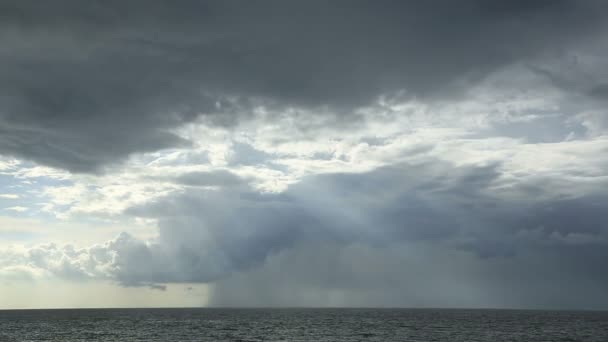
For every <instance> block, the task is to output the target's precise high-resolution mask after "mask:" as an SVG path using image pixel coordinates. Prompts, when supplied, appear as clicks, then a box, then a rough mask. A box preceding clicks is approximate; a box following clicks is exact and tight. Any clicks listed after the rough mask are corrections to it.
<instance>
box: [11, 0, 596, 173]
mask: <svg viewBox="0 0 608 342" xmlns="http://www.w3.org/2000/svg"><path fill="white" fill-rule="evenodd" d="M0 12H1V13H2V21H1V24H0V32H1V33H0V35H1V37H2V41H3V44H2V45H3V47H2V51H3V53H2V54H1V56H2V57H0V62H1V65H2V67H1V73H2V75H3V77H2V83H1V84H0V89H2V98H1V99H2V100H1V101H0V102H1V104H0V133H1V135H0V136H1V137H0V152H2V153H3V154H6V155H12V156H17V157H20V158H26V159H29V160H33V161H36V162H38V163H41V164H45V165H50V166H54V167H58V168H62V169H67V170H70V171H74V172H101V171H103V170H104V168H105V167H106V166H108V165H113V164H116V163H117V162H120V161H121V160H124V159H125V158H127V156H129V155H131V154H133V153H136V152H149V151H155V150H159V149H164V148H170V147H178V146H184V145H187V144H188V143H189V142H188V141H187V140H185V139H183V138H180V137H179V136H177V135H176V134H175V132H174V129H175V128H178V127H180V126H182V125H183V124H186V123H189V122H192V121H194V120H196V119H197V118H199V117H201V116H204V117H205V118H207V119H206V120H210V121H211V122H213V123H214V124H218V125H228V126H232V125H235V124H237V123H238V122H240V121H241V120H244V119H245V118H247V117H248V116H250V115H251V112H252V111H253V110H254V108H256V107H259V106H263V107H276V106H278V107H279V108H289V107H297V108H301V107H304V108H321V107H327V106H329V107H330V108H333V112H336V113H342V114H341V115H346V116H352V115H349V113H352V111H353V109H355V108H358V107H361V106H365V105H368V104H370V103H371V102H373V101H375V100H376V99H377V98H378V97H380V96H387V95H388V96H392V95H395V94H402V95H403V94H405V96H407V97H422V98H427V99H445V98H449V97H453V96H458V95H459V94H460V93H462V90H463V89H466V88H467V87H468V86H469V85H471V84H474V83H475V82H477V81H478V80H480V79H483V77H484V76H485V75H487V74H488V73H490V72H493V71H495V70H497V69H499V68H500V67H503V66H505V65H510V64H513V63H530V64H533V65H534V64H536V65H538V64H540V65H543V66H545V64H543V62H542V60H543V59H546V58H547V57H551V58H554V57H556V56H557V57H559V56H563V55H567V54H568V53H569V52H571V51H572V50H573V49H574V50H575V49H576V48H577V44H578V45H583V44H584V43H585V42H589V41H592V42H593V41H595V40H596V39H598V37H599V38H601V34H603V32H605V31H604V24H605V22H606V21H605V15H604V14H605V13H606V8H605V4H604V3H603V2H602V1H583V2H581V1H511V2H509V4H503V2H498V1H489V2H487V1H477V0H467V1H459V2H457V3H455V2H450V1H425V2H424V3H422V2H402V1H382V2H375V1H374V2H372V1H349V2H345V1H332V2H330V3H327V2H320V1H313V2H306V3H303V2H302V3H295V2H288V3H287V2H280V1H271V2H256V3H249V2H235V1H222V2H219V1H217V2H200V1H180V2H179V3H176V2H173V1H129V2H124V1H103V2H102V1H93V2H89V3H87V4H83V3H82V2H80V1H71V0H61V1H55V2H53V3H48V4H47V3H45V4H40V3H39V2H35V1H14V2H11V1H9V2H3V4H2V5H0ZM595 53H596V55H597V51H596V52H595ZM599 53H602V51H600V52H599ZM577 70H578V69H577ZM548 72H549V73H551V74H553V73H552V72H551V70H549V71H548ZM575 73H576V75H580V74H581V72H580V70H578V71H575ZM559 77H560V75H559V74H558V75H557V76H556V77H554V78H555V79H558V78H559ZM562 84H565V83H564V82H562ZM583 86H584V87H587V88H588V89H586V88H585V89H582V88H581V89H577V91H578V92H583V93H585V92H586V93H588V94H589V95H590V96H592V97H602V95H601V94H602V89H603V88H602V84H601V83H600V84H590V85H583ZM346 120H350V119H346Z"/></svg>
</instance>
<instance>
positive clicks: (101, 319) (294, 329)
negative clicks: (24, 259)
mask: <svg viewBox="0 0 608 342" xmlns="http://www.w3.org/2000/svg"><path fill="white" fill-rule="evenodd" d="M0 341H62V342H63V341H315V342H322V341H417V342H418V341H425V342H426V341H429V342H430V341H450V342H482V341H483V342H486V341H488V342H490V341H491V342H496V341H525V342H535V341H539V342H540V341H543V342H557V341H584V342H594V341H598V342H600V341H601V342H606V341H608V312H597V311H596V312H593V311H587V312H574V311H518V310H453V309H442V310H438V309H219V308H218V309H208V308H205V309H74V310H71V309H68V310H4V311H0Z"/></svg>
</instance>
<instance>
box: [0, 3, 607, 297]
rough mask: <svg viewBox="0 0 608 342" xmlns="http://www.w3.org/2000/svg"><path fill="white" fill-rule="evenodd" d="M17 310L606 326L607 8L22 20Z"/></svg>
mask: <svg viewBox="0 0 608 342" xmlns="http://www.w3.org/2000/svg"><path fill="white" fill-rule="evenodd" d="M0 42H2V44H0V74H1V75H2V77H0V309H4V308H58V307H159V306H162V307H164V306H172V307H186V306H195V307H196V306H264V307H269V306H313V307H324V306H331V307H346V306H347V307H350V306H356V307H362V306H364V307H454V308H458V307H466V308H531V309H608V273H607V272H606V266H605V265H606V260H608V216H607V215H606V213H607V212H608V109H607V104H608V58H606V55H607V54H608V3H606V2H605V1H601V0H585V1H574V0H572V1H569V0H554V1H549V0H511V1H498V0H497V1H494V0H487V1H484V0H462V1H447V0H446V1H438V0H429V1H391V0H381V1H369V0H368V1H359V0H353V1H341V0H337V1H316V0H315V1H301V2H295V1H293V2H292V1H231V0H228V1H190V0H180V1H161V0H146V1H143V0H141V1H140V0H133V1H118V0H116V1H114V0H108V1H87V2H83V1H80V0H57V1H49V2H40V1H34V0H19V1H17V0H15V1H10V0H9V1H2V2H0Z"/></svg>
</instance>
